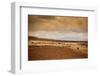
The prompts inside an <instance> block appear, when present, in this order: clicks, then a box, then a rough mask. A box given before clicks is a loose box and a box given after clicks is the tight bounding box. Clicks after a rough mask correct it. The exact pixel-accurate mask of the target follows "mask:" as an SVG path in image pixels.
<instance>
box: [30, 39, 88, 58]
mask: <svg viewBox="0 0 100 76" xmlns="http://www.w3.org/2000/svg"><path fill="white" fill-rule="evenodd" d="M79 58H88V42H87V41H60V40H48V39H34V38H29V44H28V60H54V59H79Z"/></svg>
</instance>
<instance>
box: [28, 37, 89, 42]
mask: <svg viewBox="0 0 100 76" xmlns="http://www.w3.org/2000/svg"><path fill="white" fill-rule="evenodd" d="M28 40H42V41H60V42H61V41H62V42H87V41H67V40H56V39H47V38H38V37H33V36H28Z"/></svg>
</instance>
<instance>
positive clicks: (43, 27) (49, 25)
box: [28, 15, 88, 41]
mask: <svg viewBox="0 0 100 76" xmlns="http://www.w3.org/2000/svg"><path fill="white" fill-rule="evenodd" d="M87 27H88V18H87V17H72V16H34V15H29V16H28V30H29V36H33V37H38V38H48V39H57V40H72V41H87V39H88V38H87V37H88V36H87V35H88V34H87V32H88V28H87Z"/></svg>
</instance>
